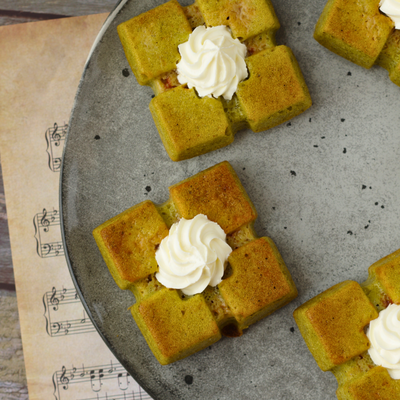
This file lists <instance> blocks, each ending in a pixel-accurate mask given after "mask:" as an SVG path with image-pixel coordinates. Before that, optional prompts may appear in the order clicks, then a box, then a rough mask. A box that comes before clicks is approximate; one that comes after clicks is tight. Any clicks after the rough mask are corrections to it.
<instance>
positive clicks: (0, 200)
mask: <svg viewBox="0 0 400 400" xmlns="http://www.w3.org/2000/svg"><path fill="white" fill-rule="evenodd" d="M0 289H4V290H15V281H14V272H13V265H12V258H11V247H10V237H9V232H8V223H7V210H6V200H5V195H4V186H3V175H2V171H1V164H0Z"/></svg>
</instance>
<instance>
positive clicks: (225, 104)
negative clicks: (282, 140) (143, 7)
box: [118, 0, 311, 161]
mask: <svg viewBox="0 0 400 400" xmlns="http://www.w3.org/2000/svg"><path fill="white" fill-rule="evenodd" d="M203 24H205V25H206V26H207V27H218V26H227V27H228V28H229V29H230V36H232V38H235V39H237V40H238V41H240V43H242V44H244V45H245V52H246V58H245V64H246V68H247V70H248V73H249V79H247V80H243V81H242V82H240V83H239V85H238V87H237V89H236V94H233V97H231V98H229V99H228V100H227V99H225V97H223V96H217V97H216V98H215V97H207V96H205V97H200V96H199V95H198V92H197V91H196V89H195V87H194V88H188V85H187V84H182V85H181V84H180V82H179V78H178V75H177V64H178V63H179V61H180V60H181V55H180V53H179V51H178V45H182V44H183V43H185V42H187V41H188V39H189V35H190V34H191V33H192V29H195V28H197V27H199V26H202V25H203ZM278 29H279V21H278V19H277V17H276V14H275V11H274V9H273V6H272V4H271V2H270V0H241V1H237V0H218V1H217V0H197V1H196V2H195V3H194V4H192V5H191V6H188V7H181V6H180V5H179V3H178V2H177V1H176V0H171V1H169V2H167V3H165V4H162V5H160V6H158V7H156V8H154V9H152V10H150V11H147V12H145V13H143V14H141V15H138V16H136V17H134V18H132V19H131V20H129V21H126V22H124V23H122V24H120V25H119V26H118V34H119V37H120V39H121V43H122V45H123V48H124V51H125V54H126V57H127V59H128V62H129V64H130V66H131V69H132V71H133V73H134V74H135V76H136V78H137V80H138V82H139V83H140V84H141V85H149V86H151V87H152V88H153V90H154V93H155V97H154V98H153V99H152V100H151V102H150V111H151V113H152V115H153V118H154V121H155V124H156V127H157V129H158V132H159V134H160V137H161V140H162V142H163V144H164V146H165V148H166V150H167V153H168V155H169V156H170V158H171V159H172V160H173V161H180V160H185V159H188V158H191V157H195V156H198V155H201V154H204V153H207V152H209V151H212V150H216V149H219V148H221V147H224V146H227V145H228V144H230V143H231V142H232V141H233V139H234V134H235V132H237V131H238V130H240V129H245V128H251V129H252V130H253V131H255V132H259V131H263V130H266V129H269V128H272V127H274V126H276V125H279V124H281V123H283V122H284V121H287V120H288V119H291V118H293V117H295V116H296V115H298V114H300V113H302V112H303V111H305V110H306V109H307V108H309V107H310V106H311V98H310V94H309V92H308V89H307V86H306V83H305V81H304V78H303V75H302V73H301V71H300V68H299V65H298V63H297V61H296V59H295V57H294V55H293V53H292V52H291V50H290V49H289V48H287V47H286V46H276V43H275V32H276V31H277V30H278ZM214 74H216V75H220V74H218V73H214ZM211 80H212V77H211Z"/></svg>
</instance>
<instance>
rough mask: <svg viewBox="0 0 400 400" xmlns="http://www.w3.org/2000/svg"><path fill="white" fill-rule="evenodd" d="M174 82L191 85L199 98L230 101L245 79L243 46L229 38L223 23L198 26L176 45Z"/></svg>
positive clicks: (227, 29)
mask: <svg viewBox="0 0 400 400" xmlns="http://www.w3.org/2000/svg"><path fill="white" fill-rule="evenodd" d="M178 49H179V53H180V54H181V57H182V58H181V61H179V63H178V64H177V69H178V81H179V83H181V84H185V83H187V85H188V87H189V88H190V89H191V88H192V87H194V88H195V89H196V91H197V93H198V94H199V96H200V97H204V96H208V97H211V95H213V96H214V97H215V98H217V97H219V96H223V97H224V99H225V100H231V99H232V96H233V94H234V93H235V91H236V89H237V86H238V84H239V82H240V81H242V80H243V79H245V78H247V76H248V72H247V67H246V63H245V61H244V58H245V57H246V52H247V48H246V46H245V45H244V44H242V43H240V41H239V40H238V39H233V38H232V35H231V32H230V30H229V28H227V27H226V26H225V25H221V26H215V27H212V28H206V27H205V26H198V27H197V28H196V29H195V30H194V31H193V32H192V33H191V34H190V35H189V40H188V41H187V42H185V43H182V44H180V45H179V46H178Z"/></svg>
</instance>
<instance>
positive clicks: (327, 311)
mask: <svg viewBox="0 0 400 400" xmlns="http://www.w3.org/2000/svg"><path fill="white" fill-rule="evenodd" d="M293 316H294V318H295V320H296V322H297V325H298V327H299V329H300V332H301V334H302V335H303V338H304V340H305V341H306V344H307V346H308V348H309V350H310V351H311V353H312V355H313V356H314V358H315V360H316V361H317V363H318V365H319V367H320V368H321V369H322V370H323V371H328V370H330V369H332V368H333V367H335V366H337V365H340V364H343V363H345V362H346V361H348V360H350V359H352V358H353V357H355V356H357V355H359V354H362V353H363V352H365V351H367V350H368V348H369V340H368V338H367V336H366V335H365V333H364V327H365V326H366V325H368V323H369V322H370V321H371V320H373V319H375V318H377V317H378V312H377V311H376V310H375V308H374V306H373V305H372V304H371V302H370V300H369V299H368V297H367V296H366V295H365V293H364V292H363V290H362V288H361V286H360V285H359V284H358V283H357V282H354V281H345V282H343V283H339V284H337V285H335V286H333V287H332V288H330V289H328V290H326V291H325V292H323V293H321V294H320V295H318V296H316V297H314V298H313V299H311V300H309V301H308V302H306V303H305V304H303V305H302V306H300V307H299V308H297V309H296V310H295V312H294V314H293Z"/></svg>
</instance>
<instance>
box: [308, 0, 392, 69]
mask: <svg viewBox="0 0 400 400" xmlns="http://www.w3.org/2000/svg"><path fill="white" fill-rule="evenodd" d="M393 26H394V24H393V23H392V21H391V20H390V19H389V18H388V17H386V16H385V15H383V14H381V13H380V11H379V0H366V1H363V2H360V1H358V0H329V1H328V3H327V5H326V6H325V8H324V11H323V12H322V14H321V17H320V19H319V20H318V23H317V25H316V27H315V32H314V38H315V39H316V40H317V41H318V42H319V43H320V44H322V45H323V46H325V47H326V48H327V49H329V50H331V51H333V52H334V53H336V54H338V55H340V56H342V57H344V58H346V59H348V60H350V61H352V62H354V63H356V64H358V65H361V66H362V67H364V68H371V67H372V65H373V64H374V63H375V61H376V59H377V58H378V56H379V53H380V52H381V51H382V49H383V46H384V45H385V43H386V41H387V39H388V37H389V35H390V33H391V31H392V29H393Z"/></svg>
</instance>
